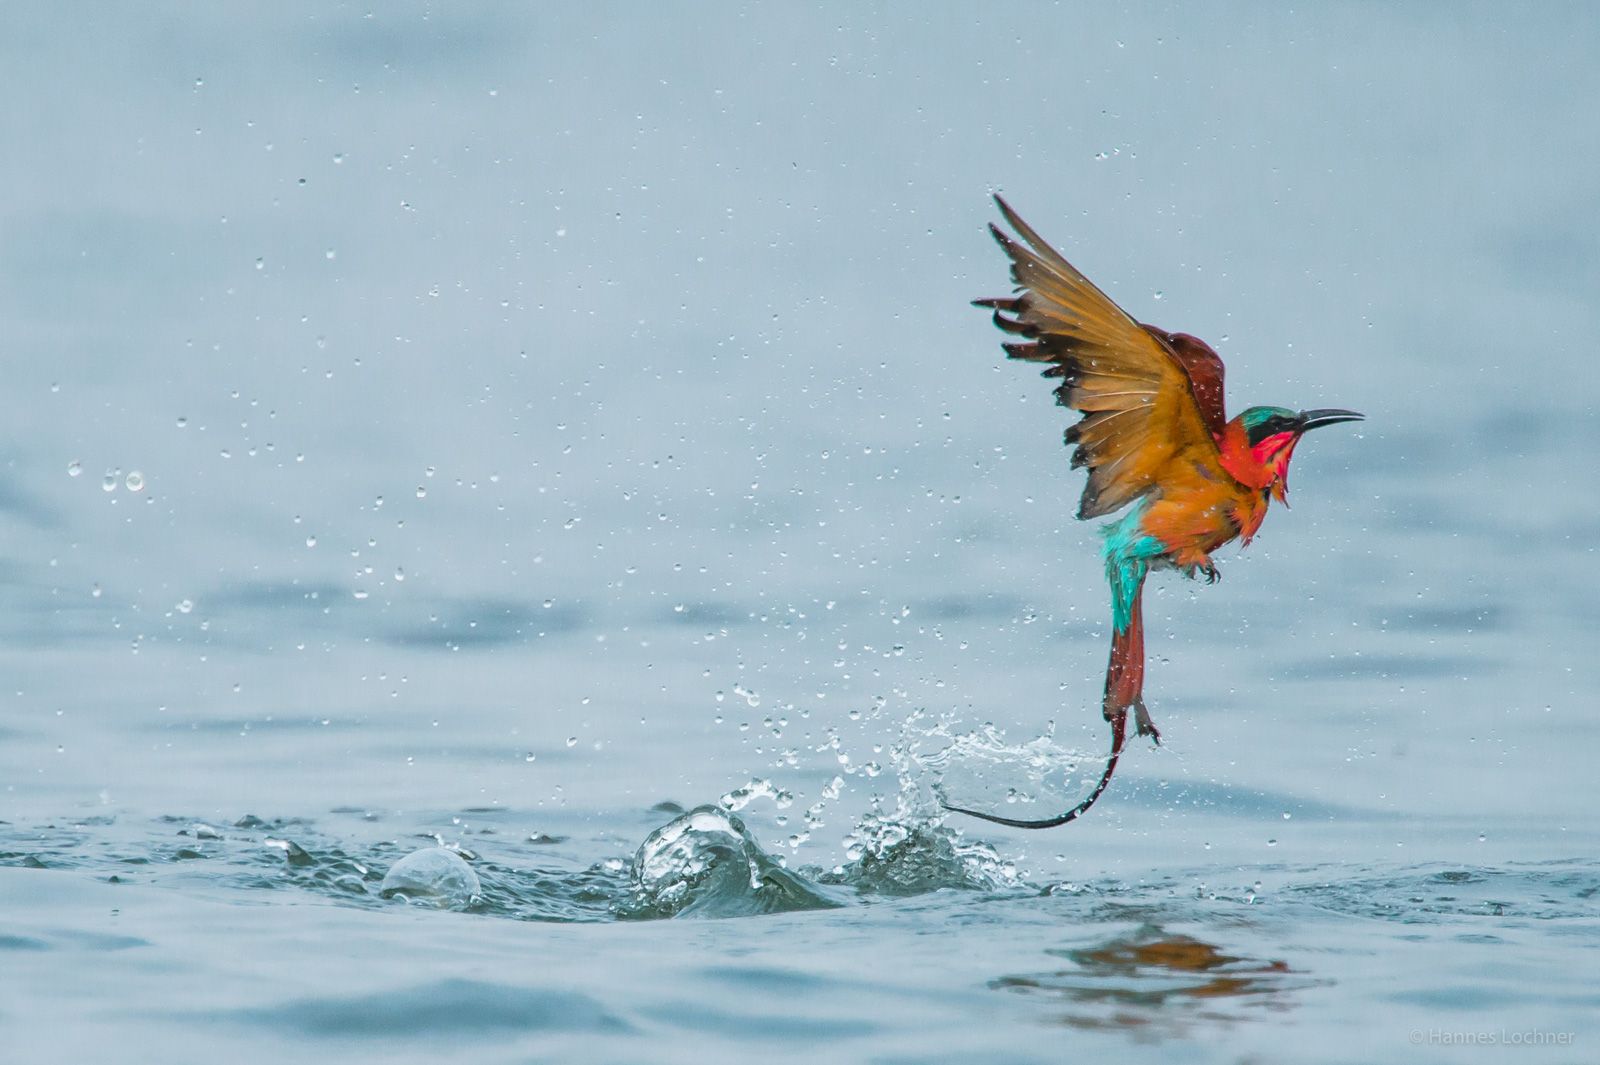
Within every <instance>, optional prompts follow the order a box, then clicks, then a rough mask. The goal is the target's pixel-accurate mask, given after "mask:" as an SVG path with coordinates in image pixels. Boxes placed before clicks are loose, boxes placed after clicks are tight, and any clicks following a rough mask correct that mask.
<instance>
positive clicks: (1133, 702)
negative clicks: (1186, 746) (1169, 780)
mask: <svg viewBox="0 0 1600 1065" xmlns="http://www.w3.org/2000/svg"><path fill="white" fill-rule="evenodd" d="M1106 570H1107V573H1106V575H1107V576H1108V577H1109V578H1110V580H1111V660H1110V662H1108V663H1107V664H1106V694H1105V699H1104V701H1103V703H1102V706H1101V709H1102V711H1103V712H1104V713H1105V717H1106V720H1107V721H1110V722H1112V723H1113V724H1119V723H1121V722H1122V721H1124V720H1126V716H1127V713H1128V711H1129V710H1130V709H1132V710H1133V716H1134V722H1135V724H1136V726H1137V728H1138V730H1139V735H1141V736H1149V737H1151V738H1152V739H1154V740H1155V741H1156V742H1157V743H1160V742H1161V733H1160V732H1159V731H1158V730H1157V729H1156V727H1155V725H1154V723H1152V722H1151V720H1150V713H1149V711H1147V710H1146V709H1145V708H1144V578H1145V574H1146V573H1147V572H1149V564H1148V563H1147V562H1145V560H1144V559H1108V560H1107V566H1106Z"/></svg>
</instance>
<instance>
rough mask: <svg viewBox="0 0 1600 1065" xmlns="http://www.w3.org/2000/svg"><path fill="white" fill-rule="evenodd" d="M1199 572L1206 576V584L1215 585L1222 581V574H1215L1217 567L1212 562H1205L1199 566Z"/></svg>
mask: <svg viewBox="0 0 1600 1065" xmlns="http://www.w3.org/2000/svg"><path fill="white" fill-rule="evenodd" d="M1200 572H1201V573H1204V574H1205V575H1206V583H1207V584H1216V583H1217V582H1218V581H1220V580H1221V579H1222V574H1220V573H1218V572H1217V565H1216V563H1214V562H1207V563H1206V564H1205V565H1203V566H1201V567H1200Z"/></svg>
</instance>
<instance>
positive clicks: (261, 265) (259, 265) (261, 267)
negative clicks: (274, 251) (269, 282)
mask: <svg viewBox="0 0 1600 1065" xmlns="http://www.w3.org/2000/svg"><path fill="white" fill-rule="evenodd" d="M266 268H267V263H266V260H264V259H257V260H256V269H257V270H265V269H266Z"/></svg>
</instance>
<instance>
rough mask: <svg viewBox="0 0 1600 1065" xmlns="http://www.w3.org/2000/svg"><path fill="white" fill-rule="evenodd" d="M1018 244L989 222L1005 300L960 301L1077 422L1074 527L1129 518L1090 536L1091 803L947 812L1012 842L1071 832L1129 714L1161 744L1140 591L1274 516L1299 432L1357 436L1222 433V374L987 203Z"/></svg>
mask: <svg viewBox="0 0 1600 1065" xmlns="http://www.w3.org/2000/svg"><path fill="white" fill-rule="evenodd" d="M995 202H996V204H998V205H999V208H1000V214H1001V215H1002V216H1003V217H1004V219H1005V221H1006V222H1007V223H1008V224H1009V225H1010V227H1011V229H1012V230H1013V231H1014V232H1015V233H1016V234H1017V236H1018V237H1020V238H1021V242H1019V241H1017V240H1015V239H1013V238H1011V237H1009V236H1007V235H1006V233H1005V232H1004V231H1003V230H1001V229H1000V227H999V226H997V225H995V224H993V223H990V225H989V231H990V233H991V234H993V236H994V239H995V240H996V241H997V242H998V243H999V245H1000V247H1001V249H1002V250H1003V251H1004V252H1005V254H1006V256H1007V257H1008V258H1009V259H1010V261H1011V280H1012V282H1013V283H1014V284H1015V286H1016V290H1015V293H1014V294H1013V295H1012V296H1009V297H1001V298H996V299H980V300H973V301H972V302H973V304H974V306H978V307H984V308H987V309H990V310H992V311H993V314H994V324H995V325H997V326H999V327H1000V329H1002V330H1003V331H1004V332H1006V333H1008V334H1010V335H1012V336H1016V337H1019V338H1021V339H1020V340H1019V341H1016V342H1007V343H1004V345H1003V346H1004V348H1005V350H1006V354H1007V355H1008V356H1009V357H1011V358H1013V359H1020V360H1022V361H1025V362H1037V363H1047V364H1048V365H1047V367H1046V368H1045V370H1044V373H1043V376H1045V377H1047V378H1059V379H1060V382H1061V383H1060V384H1059V385H1058V386H1057V387H1056V389H1055V395H1056V402H1057V404H1059V405H1061V406H1063V407H1068V408H1071V409H1072V410H1075V411H1079V412H1081V413H1082V414H1083V418H1082V419H1081V420H1079V421H1078V422H1076V423H1075V424H1074V425H1072V426H1071V427H1070V428H1068V429H1067V431H1066V443H1067V445H1068V446H1069V447H1071V448H1072V449H1073V450H1072V468H1073V469H1079V468H1087V469H1088V471H1089V481H1088V484H1087V485H1086V486H1085V487H1084V490H1083V497H1082V499H1081V500H1080V502H1079V506H1078V517H1079V518H1080V519H1090V518H1098V517H1102V516H1104V515H1108V514H1114V513H1115V512H1117V511H1119V510H1123V509H1124V508H1127V510H1126V513H1125V514H1124V515H1123V516H1122V517H1121V518H1119V519H1117V520H1115V521H1112V522H1110V523H1108V524H1106V525H1104V526H1103V527H1102V529H1101V533H1102V535H1103V537H1104V542H1103V546H1102V548H1101V557H1102V560H1103V561H1104V563H1105V573H1106V580H1107V582H1108V583H1109V584H1110V586H1111V657H1110V661H1109V662H1108V663H1107V665H1106V683H1105V695H1104V697H1103V699H1102V702H1101V710H1102V713H1103V714H1104V716H1105V719H1106V720H1107V721H1108V722H1110V724H1111V733H1112V744H1111V755H1110V757H1109V759H1108V760H1107V764H1106V768H1105V772H1104V773H1103V774H1102V776H1101V778H1100V781H1099V784H1098V785H1097V786H1096V788H1095V789H1094V791H1093V792H1092V793H1091V794H1090V795H1089V797H1088V798H1087V799H1085V800H1084V801H1083V802H1082V803H1080V804H1079V805H1078V806H1076V807H1074V808H1073V809H1072V810H1069V811H1068V812H1067V813H1065V814H1062V815H1061V816H1059V817H1053V818H1048V819H1044V820H1037V821H1026V820H1016V819H1011V818H1005V817H999V816H996V815H994V814H989V813H983V812H981V811H976V810H968V809H963V808H960V807H952V806H948V805H947V806H946V808H947V809H950V810H954V811H955V812H958V813H965V814H970V815H972V816H974V817H978V818H982V819H983V820H985V821H993V822H996V823H998V824H1003V825H1011V826H1013V827H1017V828H1049V827H1053V826H1055V825H1059V824H1064V823H1066V822H1067V821H1071V820H1073V819H1074V818H1076V817H1077V816H1078V815H1079V814H1081V813H1083V812H1084V811H1085V810H1087V809H1088V808H1089V807H1090V806H1092V805H1093V804H1094V801H1095V800H1096V799H1098V798H1099V797H1100V794H1101V793H1102V792H1103V791H1104V790H1105V788H1106V785H1107V784H1108V783H1109V782H1110V780H1111V774H1112V772H1113V771H1114V770H1115V769H1116V764H1117V759H1118V758H1119V757H1120V755H1121V753H1122V748H1123V742H1124V739H1125V736H1126V729H1127V716H1128V711H1130V710H1132V711H1133V716H1134V724H1135V727H1136V728H1137V730H1138V734H1139V735H1140V736H1148V737H1150V739H1151V740H1152V741H1153V742H1155V743H1156V744H1158V745H1159V744H1160V742H1161V733H1160V731H1159V730H1158V729H1157V728H1156V726H1155V723H1154V722H1153V721H1151V719H1150V712H1149V710H1148V709H1146V707H1145V704H1144V614H1143V608H1142V598H1143V591H1144V582H1145V578H1146V576H1148V575H1149V573H1150V572H1151V571H1152V570H1161V569H1173V570H1177V571H1178V572H1180V573H1182V574H1183V575H1184V576H1185V577H1189V578H1191V579H1192V578H1195V577H1197V576H1201V575H1203V576H1204V577H1205V578H1206V581H1207V583H1215V582H1216V581H1217V579H1218V577H1219V573H1218V570H1217V566H1216V563H1215V562H1214V561H1213V560H1212V553H1213V552H1215V551H1216V550H1217V549H1218V548H1220V547H1222V546H1223V545H1224V544H1227V543H1230V542H1231V541H1234V540H1238V541H1239V542H1240V545H1241V547H1242V546H1244V545H1247V544H1249V543H1250V541H1251V539H1253V538H1254V537H1255V535H1256V533H1257V532H1258V531H1259V530H1260V529H1261V522H1262V520H1263V519H1264V518H1265V517H1266V515H1267V508H1268V506H1269V504H1270V503H1271V502H1272V501H1273V500H1277V501H1278V502H1279V503H1282V504H1284V505H1285V506H1287V505H1288V496H1287V492H1288V474H1289V460H1290V459H1291V458H1292V457H1293V455H1294V449H1295V446H1296V445H1297V444H1298V443H1299V442H1300V438H1301V437H1302V436H1304V435H1305V434H1306V433H1307V432H1309V431H1310V430H1312V429H1318V428H1321V427H1323V426H1326V425H1334V424H1336V423H1339V422H1348V421H1361V420H1363V418H1364V417H1365V416H1364V415H1362V414H1359V413H1357V412H1356V411H1351V410H1340V409H1334V408H1320V409H1315V410H1302V411H1294V410H1290V409H1288V408H1286V407H1267V406H1262V407H1250V408H1248V409H1247V410H1244V411H1242V412H1240V413H1239V414H1238V415H1236V416H1235V417H1233V418H1231V419H1230V418H1228V417H1227V415H1226V413H1225V409H1224V406H1223V366H1222V359H1221V357H1220V356H1218V355H1217V353H1216V352H1215V351H1213V350H1212V349H1211V347H1210V346H1209V345H1208V344H1206V343H1205V342H1204V341H1203V340H1200V339H1199V338H1198V337H1194V336H1190V335H1189V334H1187V333H1169V332H1167V331H1166V330H1164V329H1158V328H1157V327H1155V326H1152V325H1144V324H1141V323H1139V322H1137V321H1135V320H1134V319H1133V318H1132V317H1130V316H1129V315H1128V314H1127V313H1126V312H1125V311H1123V310H1122V308H1120V307H1118V306H1117V305H1116V304H1115V303H1113V302H1112V301H1111V299H1110V298H1109V297H1107V296H1106V294H1105V293H1103V292H1101V291H1100V290H1099V289H1098V288H1096V287H1095V286H1094V285H1093V284H1092V283H1090V281H1089V279H1088V278H1086V277H1084V276H1083V274H1081V273H1079V272H1078V271H1077V269H1075V268H1074V267H1073V266H1072V264H1071V263H1069V262H1067V260H1066V259H1064V258H1063V257H1062V256H1061V254H1060V253H1059V252H1057V251H1056V250H1055V249H1054V248H1052V247H1051V246H1050V245H1049V244H1047V243H1045V241H1044V240H1043V239H1042V238H1041V237H1040V236H1039V235H1038V234H1037V233H1035V232H1034V231H1033V229H1031V228H1030V227H1029V226H1028V224H1027V223H1026V222H1024V221H1023V220H1022V219H1021V218H1020V217H1019V216H1018V215H1017V213H1016V212H1015V211H1013V210H1012V209H1011V206H1010V205H1009V204H1008V203H1006V201H1005V200H1004V199H1003V198H1002V197H1000V196H996V197H995Z"/></svg>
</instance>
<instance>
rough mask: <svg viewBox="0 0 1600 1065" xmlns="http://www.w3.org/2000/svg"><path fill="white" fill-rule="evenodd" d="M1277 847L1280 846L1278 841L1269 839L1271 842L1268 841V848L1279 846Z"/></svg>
mask: <svg viewBox="0 0 1600 1065" xmlns="http://www.w3.org/2000/svg"><path fill="white" fill-rule="evenodd" d="M1277 845H1278V841H1277V840H1275V839H1269V840H1267V846H1269V847H1276V846H1277Z"/></svg>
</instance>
